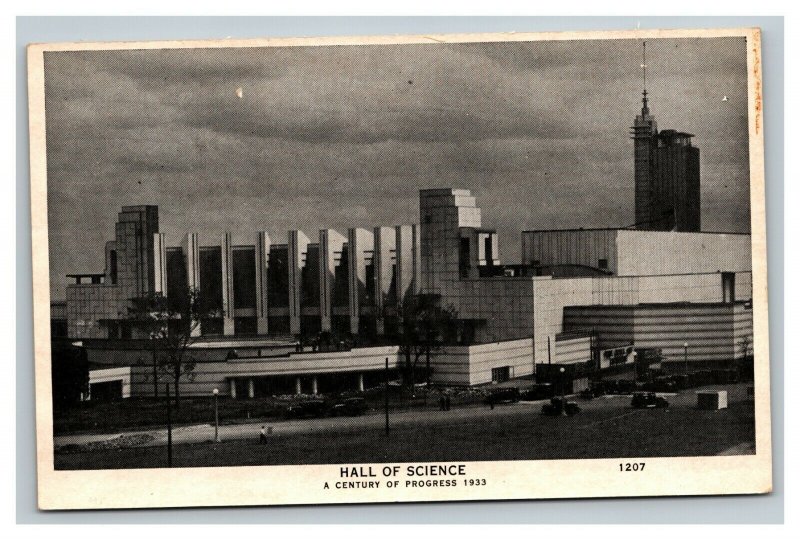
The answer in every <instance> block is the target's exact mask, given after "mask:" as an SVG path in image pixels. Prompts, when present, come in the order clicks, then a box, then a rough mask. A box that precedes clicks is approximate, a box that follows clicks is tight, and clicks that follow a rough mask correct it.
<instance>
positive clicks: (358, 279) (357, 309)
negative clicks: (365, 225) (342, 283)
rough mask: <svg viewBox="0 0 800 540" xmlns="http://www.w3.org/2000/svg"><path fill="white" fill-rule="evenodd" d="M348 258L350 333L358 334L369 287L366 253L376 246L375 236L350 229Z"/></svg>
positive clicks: (364, 230) (360, 230)
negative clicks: (367, 287)
mask: <svg viewBox="0 0 800 540" xmlns="http://www.w3.org/2000/svg"><path fill="white" fill-rule="evenodd" d="M347 246H348V247H347V256H348V261H347V264H348V265H349V267H348V271H349V272H348V274H349V279H350V284H349V295H348V296H349V307H350V309H349V311H350V332H351V333H353V334H358V329H359V315H360V314H361V297H362V295H363V291H364V290H366V286H367V264H366V252H367V251H372V250H373V248H374V246H375V236H374V235H373V234H372V231H368V230H366V229H348V231H347Z"/></svg>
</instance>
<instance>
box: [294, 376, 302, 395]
mask: <svg viewBox="0 0 800 540" xmlns="http://www.w3.org/2000/svg"><path fill="white" fill-rule="evenodd" d="M294 393H295V394H297V395H300V394H302V393H303V384H302V382H301V381H300V376H297V377H295V378H294Z"/></svg>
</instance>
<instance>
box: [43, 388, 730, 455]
mask: <svg viewBox="0 0 800 540" xmlns="http://www.w3.org/2000/svg"><path fill="white" fill-rule="evenodd" d="M711 389H725V390H728V400H729V402H736V401H742V400H744V399H746V396H745V387H744V385H732V386H731V385H728V386H718V387H717V386H714V387H706V388H703V390H711ZM698 390H700V389H699V388H697V389H691V390H686V391H684V392H682V393H680V394H677V395H676V394H663V395H665V396H667V398H668V399H669V401H670V407H671V408H680V407H693V406H694V405H695V403H696V399H697V398H696V397H695V392H696V391H698ZM578 401H579V403H580V405H581V407H583V408H586V409H589V408H592V409H599V410H602V409H606V410H611V409H617V410H619V415H612V416H610V417H609V418H606V419H604V420H601V422H605V421H613V420H615V419H616V418H621V417H622V416H626V415H628V414H633V413H635V412H636V410H634V409H630V408H629V403H630V396H603V397H601V398H597V399H594V400H591V401H583V400H578ZM546 402H547V400H542V401H522V402H519V403H513V404H503V405H498V406H495V407H494V409H492V408H490V407H488V406H468V407H460V408H454V409H451V410H450V411H446V412H445V411H440V410H438V409H432V408H429V409H415V410H410V411H403V412H392V413H391V416H390V424H391V425H393V426H401V425H409V424H413V425H420V424H429V425H431V424H450V423H455V424H457V423H461V422H464V421H469V420H486V421H490V420H491V418H493V417H497V416H498V415H518V416H527V415H532V414H535V415H538V414H539V413H540V412H541V407H542V405H543V404H544V403H546ZM384 423H385V417H384V415H383V413H382V411H373V412H371V413H370V414H366V415H364V416H359V417H355V418H351V417H336V418H319V419H306V420H282V421H272V422H266V421H263V420H262V421H259V422H253V423H246V424H227V425H221V426H220V427H219V436H220V439H221V440H223V441H231V440H243V439H249V438H253V439H257V438H258V434H259V431H260V429H261V426H262V425H265V426H268V427H271V428H272V434H271V436H272V437H277V436H286V435H292V434H298V433H324V432H337V433H344V432H350V431H359V430H363V429H365V428H369V429H379V428H381V427H383V426H384ZM119 437H123V439H122V440H120V441H119V443H120V444H119V445H120V446H134V445H135V446H162V445H166V444H167V435H166V432H165V430H164V429H163V428H160V429H152V430H141V431H134V432H126V433H125V434H124V435H123V434H121V433H105V434H79V435H61V436H57V437H56V438H55V446H56V447H59V446H62V445H65V444H79V445H85V444H91V443H103V442H108V441H113V440H114V439H117V438H119ZM213 439H214V426H213V425H210V424H199V425H193V426H181V427H177V428H174V429H173V431H172V441H173V444H190V443H200V442H206V441H211V440H213ZM128 440H130V441H131V443H126V442H125V441H128Z"/></svg>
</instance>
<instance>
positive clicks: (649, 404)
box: [631, 392, 669, 409]
mask: <svg viewBox="0 0 800 540" xmlns="http://www.w3.org/2000/svg"><path fill="white" fill-rule="evenodd" d="M631 407H635V408H637V409H650V408H656V409H663V408H666V407H669V402H668V401H667V400H666V399H664V398H663V397H661V396H657V395H656V394H655V392H636V393H634V394H633V397H632V398H631Z"/></svg>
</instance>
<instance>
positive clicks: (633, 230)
mask: <svg viewBox="0 0 800 540" xmlns="http://www.w3.org/2000/svg"><path fill="white" fill-rule="evenodd" d="M579 231H584V232H591V231H632V232H641V233H678V234H731V235H733V234H735V235H740V236H751V233H747V232H730V231H648V230H645V229H635V228H632V227H589V228H585V227H575V228H566V229H527V230H524V231H522V232H523V233H537V232H539V233H546V232H579Z"/></svg>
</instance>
